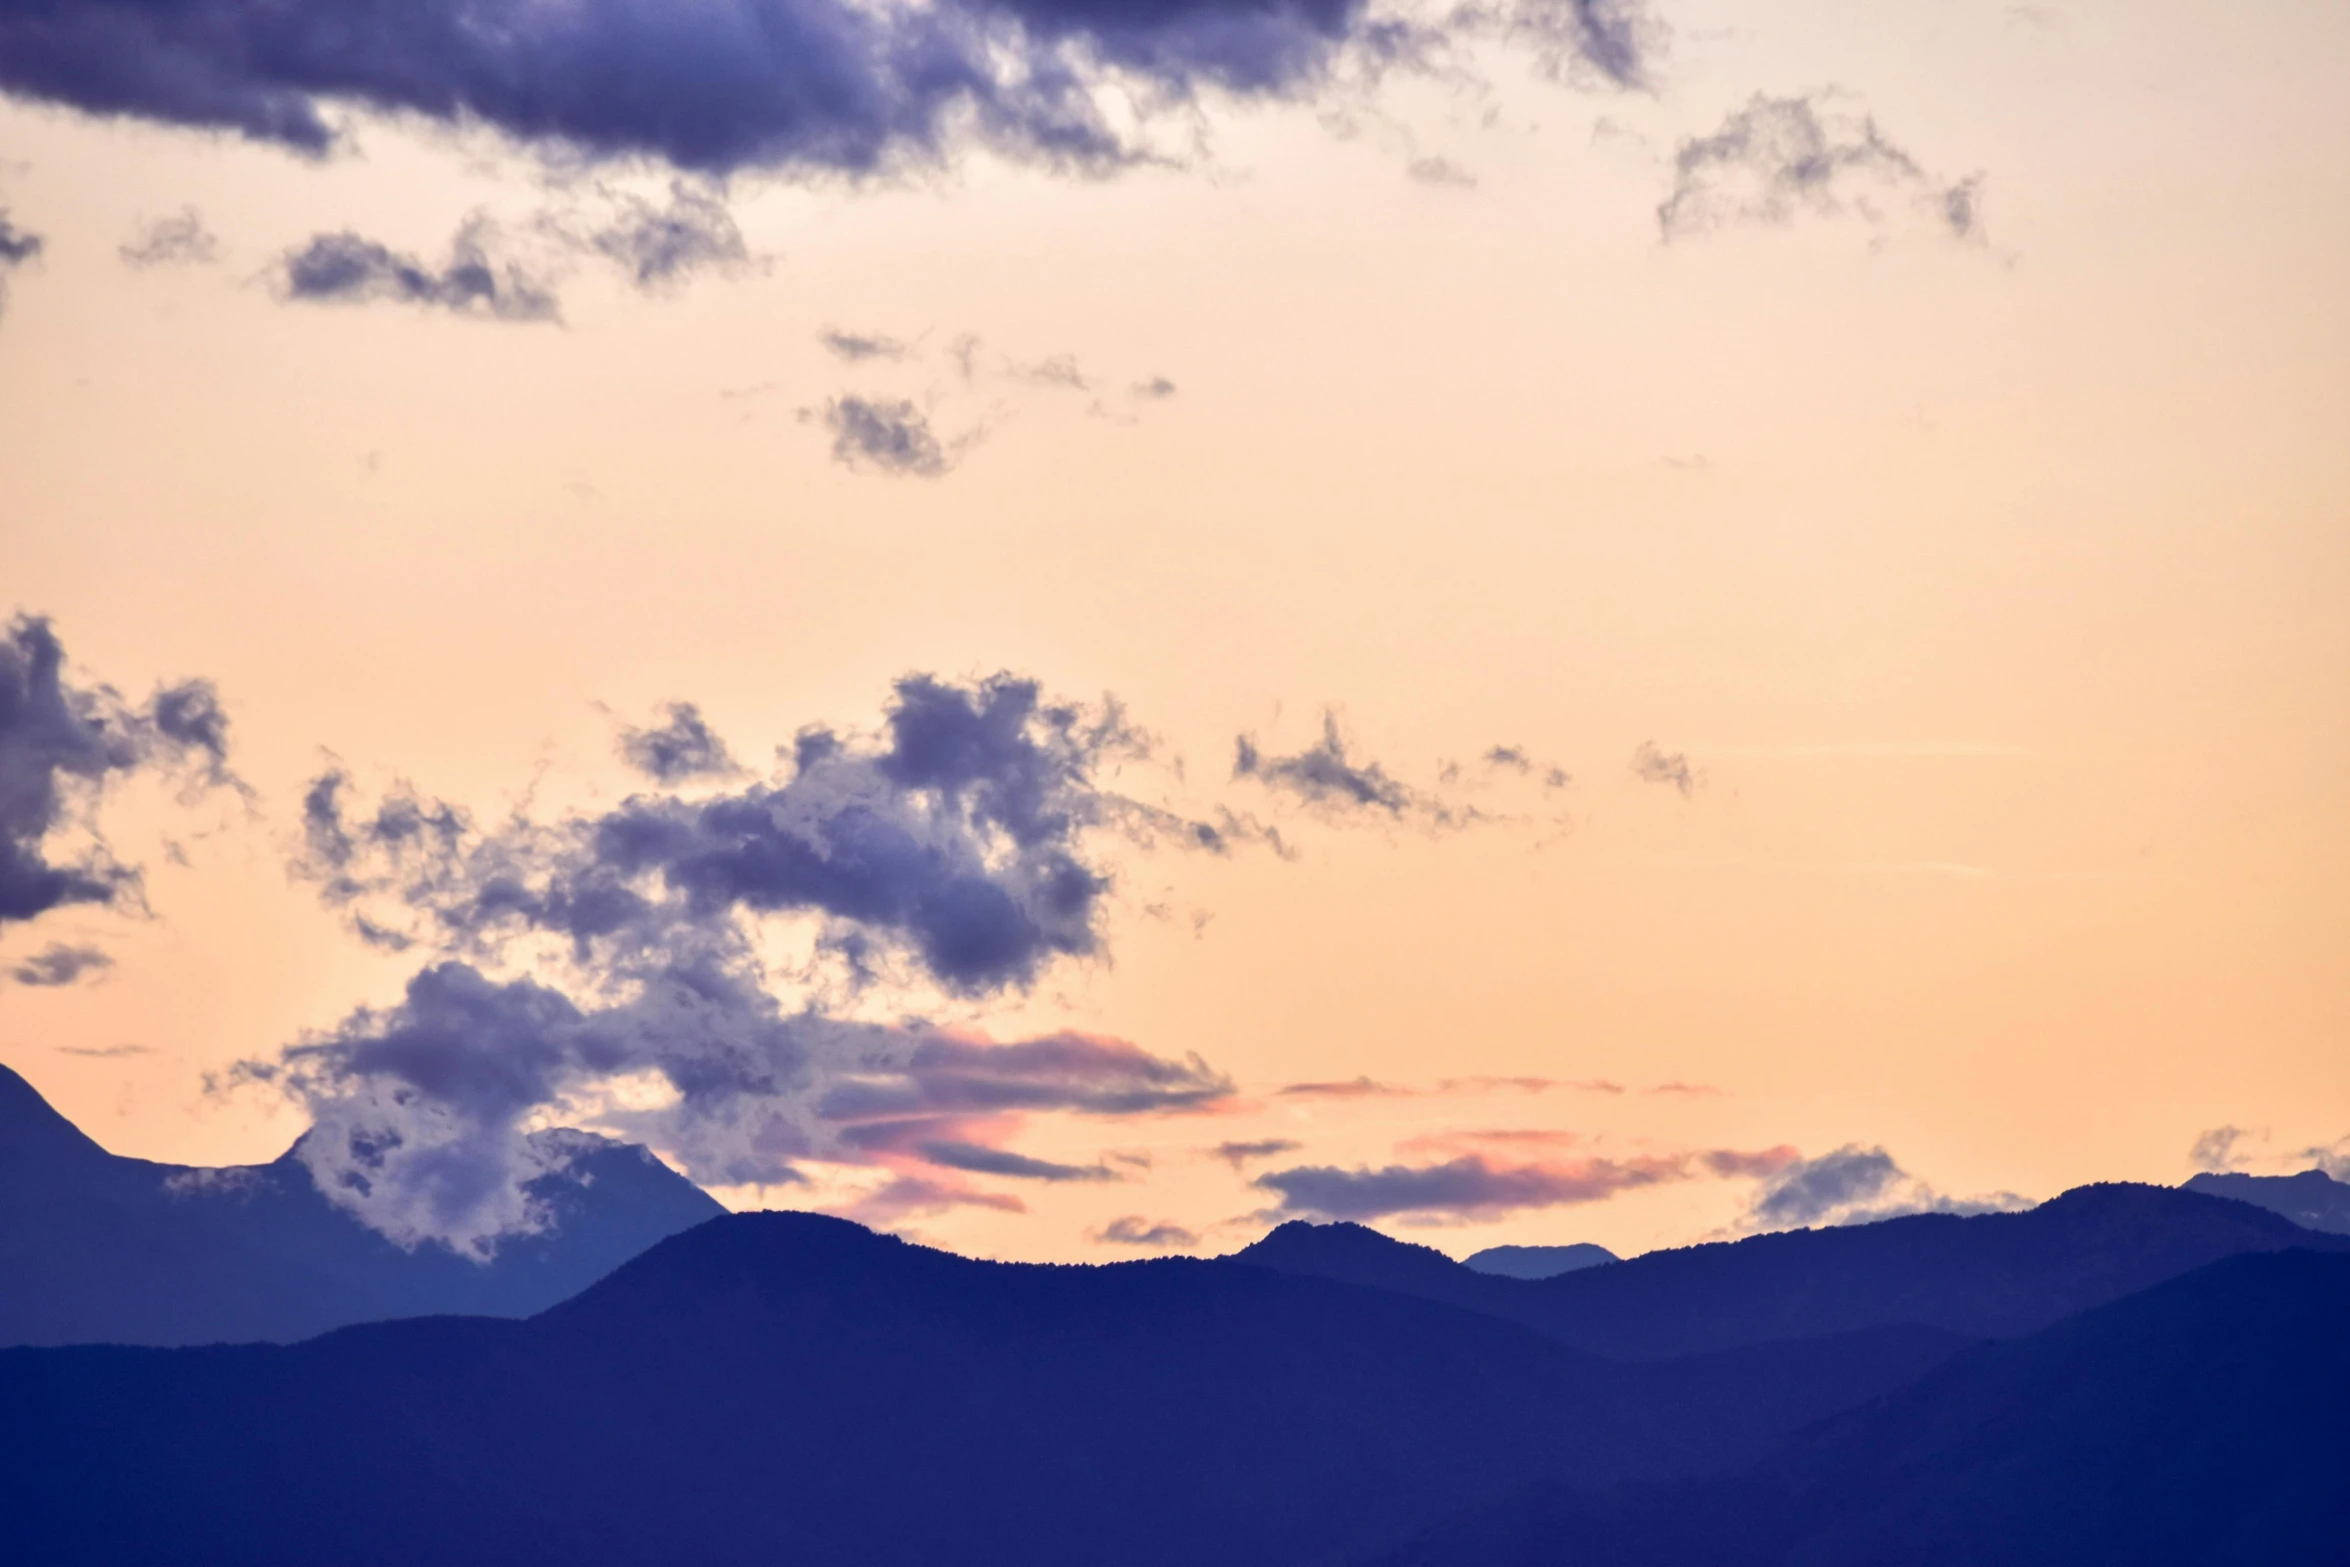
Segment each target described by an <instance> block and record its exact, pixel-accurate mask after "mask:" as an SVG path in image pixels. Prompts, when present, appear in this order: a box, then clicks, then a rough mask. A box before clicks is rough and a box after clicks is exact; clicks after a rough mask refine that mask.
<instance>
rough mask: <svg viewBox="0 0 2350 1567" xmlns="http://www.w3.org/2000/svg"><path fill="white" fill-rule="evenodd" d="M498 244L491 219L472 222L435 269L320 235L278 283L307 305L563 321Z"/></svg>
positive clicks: (386, 250)
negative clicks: (377, 305)
mask: <svg viewBox="0 0 2350 1567" xmlns="http://www.w3.org/2000/svg"><path fill="white" fill-rule="evenodd" d="M498 239H499V236H498V231H497V229H496V228H495V226H494V225H492V224H491V223H489V221H488V220H487V219H484V218H480V217H475V218H472V219H469V220H467V222H466V223H465V225H464V226H463V227H462V228H460V229H459V230H458V231H457V236H456V238H455V239H454V240H452V241H451V242H450V247H449V259H448V260H447V261H446V262H444V263H442V264H441V265H439V266H437V267H436V266H432V265H429V264H427V263H426V262H424V261H421V260H419V259H418V258H417V257H415V256H412V255H407V254H404V253H402V252H399V251H395V250H393V249H391V248H390V247H388V246H385V245H382V244H379V243H378V242H376V241H375V240H372V239H366V238H363V237H361V236H360V235H357V234H353V233H349V232H347V231H346V232H344V233H339V234H319V235H315V236H313V237H312V238H311V240H310V242H309V243H308V244H306V245H304V246H302V247H301V248H300V249H298V250H292V251H288V252H287V253H286V254H285V255H284V256H283V257H281V258H280V260H279V263H278V272H279V285H280V288H281V290H282V292H283V294H284V296H285V297H286V298H287V299H289V300H298V301H304V302H308V303H318V304H366V303H372V302H375V301H379V300H383V301H391V302H394V303H398V304H405V305H419V306H423V307H426V308H428V309H436V310H447V311H450V312H452V313H454V314H457V315H469V316H479V317H484V318H487V319H490V320H497V321H559V320H561V319H562V306H561V302H560V301H558V300H557V299H556V297H555V293H554V290H553V288H552V287H551V286H550V285H549V284H548V282H546V281H545V280H544V279H542V278H540V277H539V276H537V275H535V274H534V273H533V272H531V271H530V270H528V269H527V268H525V267H524V266H522V265H521V264H520V263H518V262H515V261H512V260H508V259H502V258H500V257H499V256H497V255H495V254H493V248H494V247H495V246H496V244H497V243H498Z"/></svg>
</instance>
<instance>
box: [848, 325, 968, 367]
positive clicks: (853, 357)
mask: <svg viewBox="0 0 2350 1567" xmlns="http://www.w3.org/2000/svg"><path fill="white" fill-rule="evenodd" d="M816 341H817V342H819V343H821V344H823V345H824V349H825V351H826V352H827V353H830V354H832V355H833V356H834V357H836V358H840V359H845V360H847V361H848V362H849V363H851V364H862V363H863V362H864V361H866V360H868V359H903V358H905V357H906V355H907V353H908V352H909V348H908V345H906V344H904V343H901V342H899V341H898V340H897V339H896V338H894V337H884V336H883V335H882V334H880V333H879V332H844V331H842V330H841V329H840V328H839V327H836V326H828V327H826V328H825V329H824V330H823V331H821V332H819V333H817V334H816ZM972 346H973V347H974V348H976V347H977V346H978V343H977V340H976V339H974V340H973V343H972ZM963 373H964V374H965V375H966V376H968V375H969V374H970V373H971V372H970V367H969V366H968V365H966V366H965V367H964V371H963Z"/></svg>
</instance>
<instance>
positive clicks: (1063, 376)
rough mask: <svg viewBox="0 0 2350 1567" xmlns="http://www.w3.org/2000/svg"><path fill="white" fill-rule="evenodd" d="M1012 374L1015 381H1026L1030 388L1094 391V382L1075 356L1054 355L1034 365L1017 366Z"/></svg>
mask: <svg viewBox="0 0 2350 1567" xmlns="http://www.w3.org/2000/svg"><path fill="white" fill-rule="evenodd" d="M1011 372H1012V376H1013V378H1014V379H1015V380H1021V381H1025V382H1027V383H1028V384H1029V385H1030V386H1048V387H1058V388H1060V389H1061V390H1062V391H1066V392H1085V391H1091V390H1092V389H1093V382H1092V381H1091V380H1089V379H1087V377H1086V374H1085V372H1084V371H1083V370H1082V369H1080V368H1079V367H1078V364H1077V356H1076V355H1074V354H1054V355H1052V356H1050V357H1049V358H1045V359H1039V360H1037V361H1035V362H1034V363H1032V364H1024V365H1022V364H1016V365H1013V366H1011Z"/></svg>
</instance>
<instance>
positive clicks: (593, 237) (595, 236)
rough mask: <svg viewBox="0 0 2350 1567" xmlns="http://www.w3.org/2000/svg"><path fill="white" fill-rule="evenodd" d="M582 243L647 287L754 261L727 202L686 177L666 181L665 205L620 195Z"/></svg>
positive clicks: (656, 287) (670, 284) (738, 267)
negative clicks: (599, 224) (614, 206)
mask: <svg viewBox="0 0 2350 1567" xmlns="http://www.w3.org/2000/svg"><path fill="white" fill-rule="evenodd" d="M586 244H587V248H589V249H591V250H593V251H595V252H596V253H597V254H598V255H600V256H602V257H604V258H605V259H606V260H608V261H610V262H612V263H613V264H615V265H616V266H618V267H619V268H620V269H621V271H622V272H623V273H625V274H626V275H627V277H628V279H629V281H630V282H632V283H634V284H635V285H636V286H637V287H638V288H641V289H645V290H647V291H658V290H661V289H665V288H669V287H673V286H675V285H676V284H678V283H681V282H683V281H684V280H685V279H686V278H687V277H688V276H690V275H691V274H693V273H696V272H739V271H742V270H743V269H745V268H747V267H749V266H750V265H751V264H752V259H753V258H752V256H751V248H750V246H749V245H748V244H747V243H746V242H745V241H744V239H743V231H742V229H741V228H740V227H739V226H737V225H736V223H735V221H734V214H733V213H731V212H729V211H728V210H727V207H726V203H725V201H724V200H722V199H721V198H720V197H719V196H718V195H717V194H716V193H715V192H713V191H710V190H707V189H704V188H702V187H700V186H697V185H693V184H689V183H687V182H686V181H684V180H674V181H672V182H671V183H670V186H669V201H668V204H667V205H665V206H655V205H654V204H653V203H652V202H650V201H647V200H645V199H644V198H643V197H642V196H636V195H622V196H620V197H618V198H617V201H616V210H615V211H614V213H613V214H612V216H611V217H610V218H609V219H608V220H606V221H605V222H604V224H603V225H602V226H601V227H599V228H597V229H595V230H594V231H593V232H591V233H590V234H588V236H587V238H586Z"/></svg>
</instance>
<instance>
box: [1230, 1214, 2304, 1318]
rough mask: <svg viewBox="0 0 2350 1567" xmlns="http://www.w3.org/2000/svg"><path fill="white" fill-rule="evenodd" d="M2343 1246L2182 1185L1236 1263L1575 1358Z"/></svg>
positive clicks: (1358, 1234)
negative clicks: (1556, 1259) (1617, 1253)
mask: <svg viewBox="0 0 2350 1567" xmlns="http://www.w3.org/2000/svg"><path fill="white" fill-rule="evenodd" d="M2296 1246H2299V1247H2314V1248H2319V1249H2350V1238H2343V1237H2335V1236H2329V1235H2321V1234H2317V1233H2313V1232H2311V1231H2309V1230H2305V1229H2302V1228H2300V1227H2299V1226H2298V1225H2295V1224H2293V1223H2292V1222H2291V1221H2289V1220H2287V1219H2285V1218H2283V1217H2282V1216H2280V1215H2278V1214H2275V1213H2271V1212H2269V1211H2267V1210H2266V1209H2263V1208H2256V1207H2253V1206H2251V1205H2249V1204H2246V1203H2242V1202H2236V1201H2232V1200H2230V1199H2228V1198H2224V1197H2217V1196H2212V1195H2210V1194H2208V1193H2205V1192H2199V1191H2183V1190H2179V1189H2177V1188H2174V1187H2165V1186H2139V1185H2129V1184H2105V1185H2095V1186H2081V1187H2076V1188H2074V1189H2073V1190H2071V1191H2069V1192H2066V1193H2064V1194H2063V1195H2061V1196H2058V1197H2054V1198H2051V1199H2050V1200H2049V1201H2047V1202H2044V1203H2042V1204H2040V1206H2038V1207H2037V1208H2032V1209H2028V1210H2026V1211H2024V1212H2021V1213H1987V1214H1971V1215H1963V1216H1962V1215H1957V1214H1915V1215H1911V1216H1908V1217H1904V1218H1898V1219H1884V1220H1880V1221H1878V1222H1876V1223H1873V1224H1854V1225H1845V1226H1840V1227H1836V1228H1832V1229H1820V1230H1789V1231H1784V1232H1781V1233H1778V1234H1772V1235H1756V1236H1749V1237H1748V1238H1746V1239H1744V1240H1740V1241H1731V1242H1718V1243H1714V1244H1709V1245H1703V1246H1688V1247H1681V1248H1678V1249H1675V1250H1670V1251H1653V1252H1649V1253H1646V1254H1645V1255H1643V1256H1639V1257H1633V1258H1630V1259H1628V1260H1626V1261H1623V1262H1619V1263H1613V1264H1610V1265H1609V1266H1607V1267H1604V1268H1587V1269H1582V1270H1579V1271H1576V1272H1573V1273H1566V1274H1561V1275H1558V1276H1556V1277H1554V1278H1547V1279H1533V1280H1527V1279H1509V1278H1497V1277H1493V1276H1491V1275H1487V1274H1482V1273H1477V1272H1474V1271H1472V1270H1471V1269H1469V1268H1466V1267H1463V1266H1462V1265H1460V1264H1458V1263H1454V1262H1452V1261H1450V1260H1449V1259H1448V1258H1446V1257H1445V1256H1444V1254H1443V1253H1441V1252H1438V1251H1434V1250H1431V1249H1430V1248H1428V1247H1425V1246H1414V1245H1411V1244H1409V1243H1408V1242H1403V1241H1396V1240H1390V1239H1389V1238H1388V1237H1386V1236H1384V1235H1381V1234H1379V1233H1378V1232H1377V1231H1376V1230H1370V1229H1366V1228H1364V1227H1363V1226H1361V1225H1354V1224H1323V1225H1313V1224H1306V1223H1303V1222H1302V1221H1292V1222H1291V1223H1288V1224H1284V1225H1282V1226H1280V1227H1279V1228H1278V1229H1276V1230H1274V1231H1273V1232H1272V1233H1271V1234H1270V1235H1267V1236H1266V1237H1265V1238H1264V1239H1263V1240H1261V1241H1258V1242H1257V1243H1256V1244H1255V1245H1253V1246H1248V1247H1244V1248H1243V1249H1242V1250H1240V1251H1238V1252H1235V1253H1234V1254H1233V1260H1235V1261H1239V1262H1246V1263H1251V1264H1254V1265H1256V1266H1258V1267H1265V1268H1272V1269H1276V1270H1279V1271H1281V1272H1286V1273H1298V1274H1311V1275H1316V1276H1320V1277H1325V1278H1337V1279H1344V1280H1346V1281H1348V1282H1350V1283H1356V1284H1366V1285H1371V1286H1374V1287H1377V1288H1380V1289H1388V1290H1394V1291H1397V1292H1399V1293H1403V1294H1412V1295H1419V1296H1421V1297H1423V1298H1425V1299H1429V1300H1440V1301H1444V1302H1446V1303H1447V1304H1451V1305H1456V1306H1463V1307H1467V1308H1468V1309H1471V1310H1475V1311H1483V1312H1486V1313H1488V1314H1490V1315H1493V1316H1498V1317H1504V1318H1507V1319H1508V1320H1510V1321H1513V1322H1521V1323H1524V1324H1526V1325H1528V1326H1530V1327H1534V1328H1536V1329H1539V1330H1540V1331H1542V1332H1543V1333H1546V1334H1548V1335H1549V1336H1551V1337H1552V1338H1555V1339H1558V1340H1559V1341H1561V1342H1562V1343H1566V1344H1570V1345H1573V1346H1574V1347H1576V1348H1578V1349H1583V1350H1588V1351H1590V1352H1593V1353H1596V1354H1601V1355H1608V1356H1615V1357H1621V1358H1631V1359H1641V1358H1659V1359H1661V1358H1668V1357H1674V1356H1684V1355H1692V1354H1700V1353H1704V1352H1707V1351H1718V1350H1727V1349H1732V1348H1736V1347H1738V1346H1741V1345H1750V1344H1763V1343H1768V1342H1771V1341H1774V1340H1792V1339H1810V1338H1819V1337H1822V1336H1825V1335H1829V1334H1838V1333H1851V1332H1856V1331H1861V1330H1866V1329H1881V1328H1890V1327H1895V1326H1899V1325H1904V1324H1908V1325H1915V1326H1920V1327H1926V1328H1933V1329H1939V1330H1941V1331H1943V1332H1945V1333H1949V1334H1955V1335H1959V1336H1962V1337H1966V1338H2007V1337H2014V1336H2016V1335H2019V1334H2024V1333H2029V1332H2033V1331H2035V1330H2037V1329H2040V1328H2044V1327H2046V1326H2048V1325H2049V1324H2051V1323H2054V1322H2056V1321H2058V1320H2060V1319H2061V1318H2064V1317H2067V1316H2070V1315H2072V1314H2073V1313H2075V1312H2078V1311H2083V1310H2086V1309H2088V1308H2089V1307H2092V1306H2097V1305H2102V1304H2104V1303H2105V1302H2107V1301H2110V1300H2117V1299H2119V1298H2121V1297H2122V1296H2124V1295H2127V1294H2131V1293H2133V1292H2135V1291H2137V1290H2141V1289H2144V1288H2146V1287H2148V1286H2149V1285H2153V1284H2157V1283H2160V1282H2161V1281H2163V1280H2164V1279H2168V1278H2175V1277H2177V1276H2178V1275H2179V1274H2182V1273H2186V1272H2189V1271H2190V1270H2192V1269H2195V1268H2199V1267H2201V1266H2203V1265H2204V1264H2206V1263H2210V1262H2214V1261H2217V1260H2219V1259H2220V1258H2222V1257H2229V1256H2235V1255H2238V1254H2240V1253H2245V1252H2264V1251H2277V1250H2282V1249H2285V1248H2289V1247H2296Z"/></svg>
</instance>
